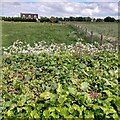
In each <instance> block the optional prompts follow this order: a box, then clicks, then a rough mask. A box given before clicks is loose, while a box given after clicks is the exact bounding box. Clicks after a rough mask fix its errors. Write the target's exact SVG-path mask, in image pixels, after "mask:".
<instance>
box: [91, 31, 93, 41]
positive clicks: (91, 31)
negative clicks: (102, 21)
mask: <svg viewBox="0 0 120 120" xmlns="http://www.w3.org/2000/svg"><path fill="white" fill-rule="evenodd" d="M91 41H92V43H93V31H91Z"/></svg>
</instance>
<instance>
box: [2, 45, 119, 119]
mask: <svg viewBox="0 0 120 120" xmlns="http://www.w3.org/2000/svg"><path fill="white" fill-rule="evenodd" d="M76 44H77V45H78V43H76ZM81 45H82V44H81ZM87 45H88V44H87ZM16 46H17V45H14V47H13V46H12V47H10V48H8V49H6V50H5V52H7V55H5V56H4V55H3V67H2V86H1V89H2V107H1V109H0V110H1V119H17V118H18V119H37V118H38V119H46V118H48V119H54V118H60V119H69V118H73V119H75V118H79V119H80V118H81V119H83V120H85V119H88V118H89V119H92V120H101V119H102V120H105V119H110V120H111V119H113V120H114V119H119V118H120V99H119V89H118V78H119V76H118V66H119V63H120V60H119V59H118V52H114V51H112V52H108V51H107V50H106V51H103V50H101V51H99V52H93V53H94V54H82V55H80V52H78V53H79V54H78V53H75V52H68V51H69V50H68V51H66V50H67V48H70V49H71V47H70V46H69V47H68V46H67V47H65V48H62V52H61V51H57V52H56V51H54V52H53V51H52V52H51V51H49V50H51V48H47V47H45V50H46V48H47V49H49V50H48V52H45V51H44V50H43V49H42V50H43V51H42V50H41V52H40V53H39V54H36V52H35V53H34V52H33V51H34V49H36V50H37V49H39V50H40V48H39V45H38V44H36V45H35V46H36V48H34V47H33V48H31V49H32V50H31V51H32V52H31V51H29V52H28V48H29V50H30V46H29V45H28V48H26V45H25V46H23V45H22V43H21V46H17V48H15V47H16ZM52 46H54V45H52ZM84 46H86V45H83V49H85V50H86V49H88V48H85V47H84ZM88 46H91V47H92V45H88ZM22 47H23V48H22ZM42 47H44V46H41V48H42ZM55 47H56V46H54V47H52V48H55ZM79 47H80V49H81V48H82V47H81V46H79ZM13 48H14V49H15V50H14V51H13ZM73 48H74V47H73ZM93 48H94V47H93ZM57 49H58V48H57ZM60 49H61V48H60ZM63 49H65V51H64V50H63ZM95 49H97V48H95ZM23 50H27V52H23ZM39 50H38V51H39ZM15 51H16V52H15ZM20 51H22V52H20ZM46 51H47V50H46ZM9 52H10V54H8V53H9ZM85 52H86V51H85ZM3 53H4V51H3ZM33 53H34V54H33ZM49 53H50V54H49ZM81 53H82V51H81Z"/></svg>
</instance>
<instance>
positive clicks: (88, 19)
mask: <svg viewBox="0 0 120 120" xmlns="http://www.w3.org/2000/svg"><path fill="white" fill-rule="evenodd" d="M2 20H3V21H14V22H37V21H39V22H51V23H59V22H69V21H76V22H91V21H92V22H119V20H116V19H115V18H113V17H105V18H104V19H101V18H91V17H72V16H70V17H64V18H62V17H50V18H48V17H40V18H39V19H34V18H22V17H2Z"/></svg>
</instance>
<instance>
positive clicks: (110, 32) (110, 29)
mask: <svg viewBox="0 0 120 120" xmlns="http://www.w3.org/2000/svg"><path fill="white" fill-rule="evenodd" d="M76 24H78V25H80V26H82V27H85V28H87V29H88V30H89V31H93V32H95V33H98V34H103V35H105V36H107V37H115V38H117V37H118V23H109V22H102V23H101V22H91V23H89V22H82V23H76Z"/></svg>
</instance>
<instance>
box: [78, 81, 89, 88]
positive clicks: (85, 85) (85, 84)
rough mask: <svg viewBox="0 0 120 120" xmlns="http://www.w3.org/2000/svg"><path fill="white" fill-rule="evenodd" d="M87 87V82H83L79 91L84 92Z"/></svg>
mask: <svg viewBox="0 0 120 120" xmlns="http://www.w3.org/2000/svg"><path fill="white" fill-rule="evenodd" d="M88 87H89V83H88V82H83V83H81V86H80V89H81V90H86V89H87V88H88Z"/></svg>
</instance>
